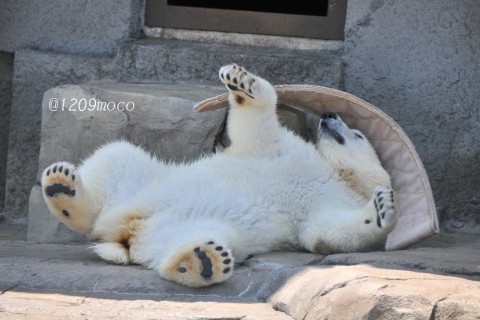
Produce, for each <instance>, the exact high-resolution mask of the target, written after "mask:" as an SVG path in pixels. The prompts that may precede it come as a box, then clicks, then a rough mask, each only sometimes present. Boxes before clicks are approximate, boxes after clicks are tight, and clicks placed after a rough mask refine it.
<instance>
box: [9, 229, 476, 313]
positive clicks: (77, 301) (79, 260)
mask: <svg viewBox="0 0 480 320" xmlns="http://www.w3.org/2000/svg"><path fill="white" fill-rule="evenodd" d="M0 245H1V246H2V251H1V252H0V284H1V285H0V291H1V292H3V294H2V295H1V296H2V308H0V316H1V317H2V319H14V318H15V316H18V314H19V313H20V314H22V316H25V318H26V319H34V318H35V316H36V315H50V316H51V317H52V318H53V319H59V318H62V317H67V316H68V317H75V316H76V317H79V316H80V315H83V314H84V315H92V316H97V315H98V317H103V316H105V317H106V316H117V317H120V318H132V317H133V316H134V317H135V318H136V319H145V318H148V317H152V315H155V316H154V317H156V318H159V319H160V318H161V319H327V318H335V319H365V318H369V319H398V318H402V319H452V318H455V319H475V318H476V317H477V316H478V314H480V282H479V281H478V280H480V276H478V275H477V276H473V275H472V274H469V272H468V270H467V269H468V268H466V270H467V272H466V274H458V275H456V276H451V275H449V274H452V273H455V272H457V271H458V270H461V266H462V265H463V261H464V260H468V261H469V263H468V264H469V265H470V267H472V268H473V267H475V266H476V267H477V269H480V257H479V256H478V255H473V256H472V253H471V251H470V250H476V252H478V250H479V249H480V236H478V235H443V234H442V235H439V236H436V237H434V238H433V239H432V240H427V241H425V242H422V243H420V244H419V245H418V246H417V248H416V249H414V250H402V251H396V252H391V253H390V254H391V255H393V256H390V257H388V259H387V258H386V257H385V258H384V259H383V260H382V259H380V260H378V261H377V262H376V265H375V266H372V265H370V264H364V263H363V264H356V265H351V266H339V265H332V261H335V259H336V257H338V256H339V255H332V256H327V257H325V258H324V257H322V256H317V255H313V254H308V253H300V252H276V253H270V254H265V255H258V256H256V257H254V258H253V259H250V260H248V261H247V262H246V263H244V264H243V265H242V266H238V267H236V270H235V273H234V275H233V276H232V278H230V279H229V280H228V281H227V282H225V283H222V284H220V285H215V286H211V287H207V288H201V289H192V288H186V287H183V286H180V285H177V284H175V283H172V282H169V281H165V280H163V279H161V278H160V277H159V276H158V274H157V273H156V272H155V271H153V270H150V269H146V268H144V267H141V266H118V265H112V264H109V263H106V262H104V261H102V260H100V259H99V258H98V257H96V256H95V255H94V254H93V253H92V252H91V251H89V250H88V247H87V246H85V245H52V244H49V245H47V244H34V243H31V242H25V241H8V240H1V241H0ZM432 248H436V249H438V250H442V251H443V255H442V256H440V255H438V256H436V257H435V258H432V257H431V256H425V257H424V258H423V259H422V258H421V256H417V257H414V259H413V260H412V261H410V262H409V263H408V264H402V263H399V264H397V263H396V261H401V260H402V259H404V260H408V259H410V258H408V257H409V253H410V252H418V250H425V251H428V250H431V249H432ZM374 254H375V255H376V256H377V257H382V256H384V255H385V253H374ZM342 256H343V257H346V256H348V255H342ZM350 256H354V255H350ZM395 257H402V259H398V258H397V259H396V258H395ZM432 259H436V262H433V261H431V260H432ZM419 260H421V261H422V263H423V264H432V265H433V264H435V263H437V264H441V263H442V262H445V263H446V266H445V268H444V270H443V271H440V270H436V271H432V270H428V269H424V268H421V269H418V268H415V261H419ZM452 261H456V265H455V266H453V265H452V266H449V263H451V262H452ZM360 263H361V262H360ZM27 299H28V301H29V303H28V304H25V300H27ZM118 301H122V303H121V304H119V303H118ZM37 318H38V317H37Z"/></svg>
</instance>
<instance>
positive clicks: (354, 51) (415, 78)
mask: <svg viewBox="0 0 480 320" xmlns="http://www.w3.org/2000/svg"><path fill="white" fill-rule="evenodd" d="M347 12H348V17H347V25H346V28H345V33H346V40H345V52H344V60H345V65H346V67H345V88H346V90H347V91H348V92H350V93H352V94H355V95H357V96H359V97H361V98H363V99H365V100H367V101H369V102H370V103H372V104H374V105H375V106H377V107H379V108H381V109H383V110H384V111H385V112H386V113H388V114H389V115H390V116H392V117H393V118H394V119H395V120H396V121H397V122H398V123H399V124H400V125H401V126H402V127H403V129H404V130H405V131H406V132H407V134H408V135H409V136H410V137H411V139H412V140H413V142H414V144H415V146H416V147H417V151H418V153H419V154H420V156H421V157H422V159H423V161H424V163H425V167H426V169H427V172H428V174H429V177H430V182H431V185H432V188H433V193H434V196H435V200H436V204H437V206H438V212H439V213H440V214H441V216H442V218H443V221H444V227H445V228H446V229H448V230H463V231H466V232H479V231H480V224H479V223H480V219H479V214H478V213H479V212H480V189H479V188H478V186H479V185H480V167H479V159H480V144H479V143H478V139H477V138H476V137H478V136H479V135H480V121H479V120H480V114H479V112H478V101H480V91H479V90H478V83H480V55H479V54H478V52H480V28H479V27H478V21H480V7H479V6H478V2H477V1H475V0H462V1H455V2H451V1H446V0H444V1H435V2H434V3H430V2H428V3H427V2H415V3H411V2H406V1H382V0H368V1H363V0H352V1H349V2H348V11H347Z"/></svg>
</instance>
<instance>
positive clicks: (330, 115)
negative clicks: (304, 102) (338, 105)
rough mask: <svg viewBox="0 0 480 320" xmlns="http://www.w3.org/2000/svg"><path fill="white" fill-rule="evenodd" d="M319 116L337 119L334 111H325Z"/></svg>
mask: <svg viewBox="0 0 480 320" xmlns="http://www.w3.org/2000/svg"><path fill="white" fill-rule="evenodd" d="M320 118H322V119H337V114H336V113H335V112H329V111H327V112H324V113H322V115H321V116H320Z"/></svg>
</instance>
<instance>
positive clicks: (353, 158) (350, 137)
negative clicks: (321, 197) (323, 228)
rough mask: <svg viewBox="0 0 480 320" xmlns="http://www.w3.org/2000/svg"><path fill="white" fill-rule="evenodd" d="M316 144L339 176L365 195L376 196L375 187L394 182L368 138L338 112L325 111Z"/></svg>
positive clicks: (368, 196) (366, 196)
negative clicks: (346, 122) (344, 120)
mask: <svg viewBox="0 0 480 320" xmlns="http://www.w3.org/2000/svg"><path fill="white" fill-rule="evenodd" d="M316 147H317V150H318V151H319V153H320V155H321V156H322V158H323V159H324V160H325V161H326V162H327V164H328V165H329V166H330V167H331V168H332V169H333V170H334V171H335V172H337V173H338V175H339V177H340V178H341V179H342V180H344V181H345V182H346V183H347V184H348V185H349V186H350V187H351V188H352V189H353V190H354V191H355V192H357V193H358V194H360V195H362V196H364V197H365V198H367V199H368V198H370V197H371V196H372V193H373V191H374V189H375V187H377V186H390V185H391V182H390V176H389V175H388V173H387V171H386V170H385V169H384V168H383V167H382V164H381V163H380V160H379V158H378V156H377V154H376V152H375V150H374V149H373V147H372V145H371V144H370V142H369V141H368V139H367V137H366V136H365V135H364V134H363V133H362V132H360V131H359V130H357V129H351V128H349V127H348V126H347V125H346V124H345V123H344V122H343V121H342V119H341V118H340V116H338V115H337V114H336V113H333V112H325V113H324V114H322V116H321V120H320V124H319V127H318V136H317V143H316Z"/></svg>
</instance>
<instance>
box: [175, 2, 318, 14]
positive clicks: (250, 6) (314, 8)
mask: <svg viewBox="0 0 480 320" xmlns="http://www.w3.org/2000/svg"><path fill="white" fill-rule="evenodd" d="M167 4H168V5H169V6H182V7H195V8H209V9H224V10H243V11H253V12H270V13H285V14H298V15H305V16H318V17H325V16H327V12H328V0H319V1H315V2H312V1H305V0H296V1H268V0H263V1H252V0H249V1H248V0H244V1H225V0H168V1H167Z"/></svg>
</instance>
